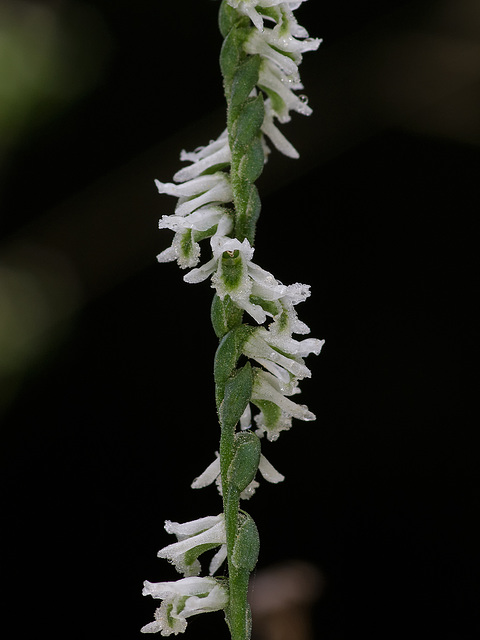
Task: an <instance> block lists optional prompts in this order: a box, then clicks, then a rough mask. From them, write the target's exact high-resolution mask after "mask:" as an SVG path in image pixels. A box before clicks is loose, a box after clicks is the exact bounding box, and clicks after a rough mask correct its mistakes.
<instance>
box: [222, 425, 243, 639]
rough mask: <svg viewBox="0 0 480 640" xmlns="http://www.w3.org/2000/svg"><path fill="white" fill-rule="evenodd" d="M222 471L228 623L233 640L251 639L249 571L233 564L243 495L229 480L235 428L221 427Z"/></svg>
mask: <svg viewBox="0 0 480 640" xmlns="http://www.w3.org/2000/svg"><path fill="white" fill-rule="evenodd" d="M221 426H222V435H221V438H220V469H221V476H222V493H223V512H224V515H225V530H226V536H227V556H228V557H227V562H228V584H229V604H228V607H227V610H226V614H227V622H228V626H229V628H230V634H231V637H232V640H248V639H249V638H250V624H249V611H250V610H249V605H248V601H247V592H248V582H249V571H245V569H238V568H237V567H236V566H235V564H234V563H233V547H234V545H235V541H236V539H237V535H238V512H239V507H240V493H239V491H238V490H237V489H236V488H235V487H234V486H233V483H231V482H229V481H228V468H229V467H230V464H231V462H232V459H233V456H234V452H235V426H233V427H231V426H230V425H221Z"/></svg>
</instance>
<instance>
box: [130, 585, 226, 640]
mask: <svg viewBox="0 0 480 640" xmlns="http://www.w3.org/2000/svg"><path fill="white" fill-rule="evenodd" d="M143 584H144V586H143V591H142V594H143V595H144V596H152V598H155V599H161V600H163V602H162V604H161V605H160V607H159V608H158V609H157V610H156V611H155V620H154V621H153V622H150V623H149V624H146V625H145V626H144V627H142V628H141V632H142V633H158V632H160V633H161V635H162V636H169V635H171V634H174V635H177V634H178V633H183V632H184V631H185V629H186V627H187V618H189V617H190V616H193V615H196V614H200V613H208V612H210V611H219V610H220V609H224V608H225V607H226V605H227V603H228V592H227V590H226V588H225V587H224V586H222V585H221V584H220V583H219V582H218V581H217V580H215V579H214V578H196V577H191V578H183V579H182V580H177V582H156V583H154V582H148V580H146V581H145V582H144V583H143Z"/></svg>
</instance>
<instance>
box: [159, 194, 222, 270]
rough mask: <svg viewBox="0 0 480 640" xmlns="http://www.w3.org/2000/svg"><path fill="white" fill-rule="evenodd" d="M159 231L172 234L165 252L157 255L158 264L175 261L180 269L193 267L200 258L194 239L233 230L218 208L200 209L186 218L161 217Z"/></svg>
mask: <svg viewBox="0 0 480 640" xmlns="http://www.w3.org/2000/svg"><path fill="white" fill-rule="evenodd" d="M159 228H160V229H171V230H172V231H175V235H174V237H173V241H172V244H171V246H170V247H168V249H165V250H164V251H162V253H160V254H159V255H158V256H157V260H158V261H159V262H173V260H176V261H177V262H178V265H179V266H180V267H181V268H182V269H186V268H188V267H195V266H196V265H197V264H198V261H199V259H200V245H199V243H198V242H197V239H203V238H208V237H211V236H212V235H213V236H215V235H216V234H218V233H221V234H222V235H224V234H225V233H230V232H231V231H232V229H233V220H232V218H231V216H230V215H229V214H228V213H227V212H226V209H225V208H223V207H220V206H210V205H207V206H205V207H200V209H196V211H194V212H193V213H191V214H190V215H188V216H175V215H171V216H163V217H162V218H161V220H160V223H159Z"/></svg>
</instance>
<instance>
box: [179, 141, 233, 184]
mask: <svg viewBox="0 0 480 640" xmlns="http://www.w3.org/2000/svg"><path fill="white" fill-rule="evenodd" d="M231 159H232V154H231V152H230V146H229V144H228V133H227V130H226V129H225V131H223V132H222V133H221V134H220V136H219V137H218V138H217V139H216V140H211V141H210V144H208V145H207V146H206V147H199V148H198V149H196V150H195V151H191V152H188V151H185V150H184V149H182V151H181V153H180V160H183V161H185V160H189V161H190V162H192V163H193V164H191V165H190V166H188V167H184V168H183V169H180V170H179V171H177V173H176V174H175V175H174V176H173V179H174V180H175V182H185V180H192V179H193V178H196V177H198V176H199V175H200V174H201V173H203V172H204V171H207V169H211V168H212V167H215V166H217V165H223V164H229V163H230V161H231Z"/></svg>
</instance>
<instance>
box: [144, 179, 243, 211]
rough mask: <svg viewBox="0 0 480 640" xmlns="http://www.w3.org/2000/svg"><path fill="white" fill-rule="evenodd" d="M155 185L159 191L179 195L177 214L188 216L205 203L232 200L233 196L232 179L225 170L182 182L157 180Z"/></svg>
mask: <svg viewBox="0 0 480 640" xmlns="http://www.w3.org/2000/svg"><path fill="white" fill-rule="evenodd" d="M155 185H156V187H157V189H158V192H159V193H166V194H168V195H169V196H177V197H178V203H177V206H176V207H175V213H176V215H177V216H187V215H188V214H190V213H192V211H195V209H198V208H199V207H202V206H203V205H205V204H215V203H220V202H231V200H232V197H233V196H232V188H231V186H230V179H229V177H228V176H227V174H226V173H224V172H223V171H217V172H216V173H213V174H212V175H206V176H199V177H198V178H193V179H192V180H189V181H188V182H183V183H182V184H173V183H172V182H160V180H155Z"/></svg>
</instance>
